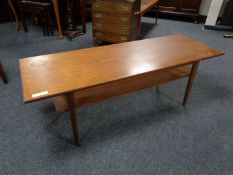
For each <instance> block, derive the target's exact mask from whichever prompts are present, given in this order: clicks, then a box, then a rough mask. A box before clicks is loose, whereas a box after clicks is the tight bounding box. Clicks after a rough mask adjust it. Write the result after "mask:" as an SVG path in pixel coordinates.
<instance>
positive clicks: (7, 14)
mask: <svg viewBox="0 0 233 175" xmlns="http://www.w3.org/2000/svg"><path fill="white" fill-rule="evenodd" d="M10 19H12V14H11V11H10V7H9V5H8V4H7V1H6V0H4V1H3V0H1V1H0V22H1V21H7V20H10Z"/></svg>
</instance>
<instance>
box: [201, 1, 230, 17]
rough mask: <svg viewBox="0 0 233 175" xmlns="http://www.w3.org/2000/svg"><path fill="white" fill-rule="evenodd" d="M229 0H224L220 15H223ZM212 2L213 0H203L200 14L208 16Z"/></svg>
mask: <svg viewBox="0 0 233 175" xmlns="http://www.w3.org/2000/svg"><path fill="white" fill-rule="evenodd" d="M227 1H229V0H224V2H223V5H222V8H221V11H220V13H219V16H222V14H223V11H224V9H225V6H226V3H227ZM211 2H212V0H202V3H201V7H200V11H199V14H200V15H203V16H207V15H208V13H209V9H210V5H211Z"/></svg>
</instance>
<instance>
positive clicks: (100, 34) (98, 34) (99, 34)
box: [95, 33, 103, 37]
mask: <svg viewBox="0 0 233 175" xmlns="http://www.w3.org/2000/svg"><path fill="white" fill-rule="evenodd" d="M95 35H96V36H99V37H100V36H103V35H102V33H96V34H95Z"/></svg>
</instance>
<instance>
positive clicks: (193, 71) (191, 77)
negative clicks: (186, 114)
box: [183, 61, 200, 106]
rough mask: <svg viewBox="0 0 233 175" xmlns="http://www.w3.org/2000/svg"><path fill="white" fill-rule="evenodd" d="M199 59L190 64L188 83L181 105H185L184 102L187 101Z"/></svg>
mask: <svg viewBox="0 0 233 175" xmlns="http://www.w3.org/2000/svg"><path fill="white" fill-rule="evenodd" d="M199 63H200V62H199V61H198V62H196V63H194V64H193V65H192V69H191V72H190V75H189V80H188V84H187V87H186V90H185V96H184V100H183V105H184V106H185V105H186V103H187V100H188V97H189V93H190V91H191V89H192V85H193V81H194V79H195V76H196V73H197V70H198V67H199Z"/></svg>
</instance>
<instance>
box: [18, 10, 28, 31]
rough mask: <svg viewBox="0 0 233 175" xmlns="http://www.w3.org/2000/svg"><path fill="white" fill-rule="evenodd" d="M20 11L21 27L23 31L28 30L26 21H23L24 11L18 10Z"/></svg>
mask: <svg viewBox="0 0 233 175" xmlns="http://www.w3.org/2000/svg"><path fill="white" fill-rule="evenodd" d="M19 13H20V17H21V20H22V23H23V29H24V31H25V32H28V27H27V24H26V21H25V18H24V13H23V12H21V11H19Z"/></svg>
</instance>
